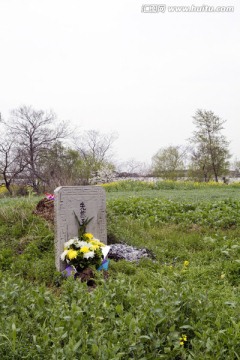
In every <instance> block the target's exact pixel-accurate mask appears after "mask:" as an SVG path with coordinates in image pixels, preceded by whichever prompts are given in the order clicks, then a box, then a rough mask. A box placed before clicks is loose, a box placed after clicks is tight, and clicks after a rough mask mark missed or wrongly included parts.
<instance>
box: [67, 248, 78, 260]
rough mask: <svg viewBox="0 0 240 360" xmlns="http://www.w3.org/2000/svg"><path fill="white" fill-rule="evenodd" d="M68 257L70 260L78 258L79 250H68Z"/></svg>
mask: <svg viewBox="0 0 240 360" xmlns="http://www.w3.org/2000/svg"><path fill="white" fill-rule="evenodd" d="M67 257H68V258H69V260H72V259H76V257H77V251H76V250H73V249H70V250H68V253H67Z"/></svg>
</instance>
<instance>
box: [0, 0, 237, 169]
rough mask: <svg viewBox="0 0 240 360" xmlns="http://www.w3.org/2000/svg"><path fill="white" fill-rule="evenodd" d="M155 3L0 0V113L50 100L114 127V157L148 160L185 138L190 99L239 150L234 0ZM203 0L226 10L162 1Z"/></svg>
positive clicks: (87, 125)
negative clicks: (153, 9)
mask: <svg viewBox="0 0 240 360" xmlns="http://www.w3.org/2000/svg"><path fill="white" fill-rule="evenodd" d="M154 3H155V4H156V2H154ZM157 3H158V4H166V8H165V12H159V13H146V12H142V5H143V4H152V2H151V1H149V0H148V2H147V0H146V2H144V1H140V0H137V1H135V0H102V1H100V0H91V1H81V0H0V51H1V57H0V63H1V66H0V84H1V87H0V112H1V113H2V117H3V118H5V119H7V118H8V116H9V112H10V110H11V109H13V108H16V107H18V106H20V105H23V104H25V105H32V106H33V107H34V108H36V109H52V110H53V111H54V112H56V114H57V115H58V118H59V119H62V120H67V121H69V123H71V124H73V125H78V126H79V128H80V129H81V130H84V129H95V130H99V131H100V132H103V133H110V132H117V133H118V140H117V141H116V142H115V147H114V148H115V153H116V158H117V159H118V160H119V161H127V160H128V159H130V158H135V159H136V160H138V161H144V162H148V163H150V162H151V158H152V156H153V155H154V154H155V153H156V152H157V150H158V149H159V148H161V147H165V146H168V145H181V144H186V141H187V139H188V138H189V137H190V136H191V134H192V131H193V129H194V126H193V123H192V116H193V115H194V114H195V112H196V110H197V109H199V108H200V109H206V110H212V111H213V112H214V113H215V114H216V115H218V116H220V117H221V118H223V119H225V120H227V122H226V124H225V130H224V132H223V133H224V134H225V135H226V136H227V138H228V140H230V141H231V145H230V150H231V153H232V154H233V155H234V156H233V158H234V157H238V158H239V159H240V119H239V114H240V3H239V0H214V1H211V0H210V1H207V2H202V1H199V0H197V1H192V0H191V1H189V0H182V2H180V1H178V2H176V0H173V1H166V0H163V1H162V2H157ZM203 3H204V4H205V5H209V6H210V5H213V6H214V7H216V6H234V11H233V12H221V13H219V12H203V11H202V12H183V11H182V12H175V13H174V12H170V11H169V10H168V6H174V5H178V6H191V5H192V4H193V5H194V6H202V5H203ZM145 10H149V8H145Z"/></svg>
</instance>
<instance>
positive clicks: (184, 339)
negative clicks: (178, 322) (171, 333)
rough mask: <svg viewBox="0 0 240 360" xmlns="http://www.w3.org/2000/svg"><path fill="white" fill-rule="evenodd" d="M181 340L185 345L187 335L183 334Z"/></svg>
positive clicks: (181, 343)
mask: <svg viewBox="0 0 240 360" xmlns="http://www.w3.org/2000/svg"><path fill="white" fill-rule="evenodd" d="M179 341H180V345H184V343H185V342H186V341H187V335H182V337H181V338H180V339H179Z"/></svg>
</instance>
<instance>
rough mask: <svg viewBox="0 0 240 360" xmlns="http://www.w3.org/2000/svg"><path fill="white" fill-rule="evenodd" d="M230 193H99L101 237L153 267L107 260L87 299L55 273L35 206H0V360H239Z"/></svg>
mask: <svg viewBox="0 0 240 360" xmlns="http://www.w3.org/2000/svg"><path fill="white" fill-rule="evenodd" d="M131 186H132V187H133V185H132V184H131ZM238 189H239V188H237V187H236V188H234V187H227V186H224V187H223V186H222V187H221V186H219V187H215V188H213V187H210V186H209V187H205V188H204V189H202V188H200V189H190V188H189V189H180V188H175V189H172V188H169V189H168V190H166V189H159V190H156V189H143V190H139V189H138V188H137V189H136V190H134V189H133V188H131V189H128V190H125V192H123V191H122V190H121V191H116V192H115V191H114V192H113V191H112V192H107V212H108V233H109V234H110V235H112V236H113V237H114V238H115V239H116V241H121V242H125V243H127V244H131V245H135V246H137V247H146V248H147V249H149V250H151V251H152V252H153V253H154V255H155V259H154V260H150V259H143V260H141V261H140V262H139V263H137V264H135V263H129V262H126V261H119V262H117V263H115V262H113V261H111V262H110V268H109V273H110V276H109V279H108V280H107V281H103V279H102V277H101V275H100V274H99V276H98V279H97V283H98V286H97V288H96V289H95V290H94V291H92V292H89V291H88V289H87V287H86V285H85V284H82V283H80V282H78V281H74V280H73V279H68V280H66V281H62V280H61V278H60V275H59V274H58V273H57V272H56V271H55V269H54V252H53V227H52V226H50V225H49V224H48V223H46V222H45V220H43V219H41V218H39V217H37V216H35V215H33V214H32V210H33V209H34V207H35V205H36V203H37V201H38V199H37V198H36V199H35V198H30V199H21V198H20V199H1V200H0V322H1V330H0V358H1V359H24V358H26V359H57V360H58V359H81V360H82V359H83V360H85V359H106V360H110V359H112V360H113V359H114V360H115V359H123V360H128V359H142V360H144V359H152V360H155V359H169V360H184V359H188V360H190V359H199V360H205V359H214V360H215V359H220V360H221V359H222V360H225V359H229V360H232V359H239V358H240V345H239V337H240V300H239V299H240V297H239V295H240V286H239V278H240V241H239V239H240V228H239V217H240V215H239V213H240V211H239V207H240V199H239V195H238V192H239V191H238ZM185 261H188V262H189V265H185V266H184V262H185ZM59 285H60V286H59ZM183 335H186V336H187V341H185V342H184V344H183V345H181V344H180V338H182V337H183Z"/></svg>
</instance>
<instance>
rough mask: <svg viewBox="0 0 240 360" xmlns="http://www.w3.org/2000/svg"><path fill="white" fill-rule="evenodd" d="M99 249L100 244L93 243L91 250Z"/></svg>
mask: <svg viewBox="0 0 240 360" xmlns="http://www.w3.org/2000/svg"><path fill="white" fill-rule="evenodd" d="M97 249H99V246H98V245H91V247H90V250H91V251H95V250H97Z"/></svg>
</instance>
